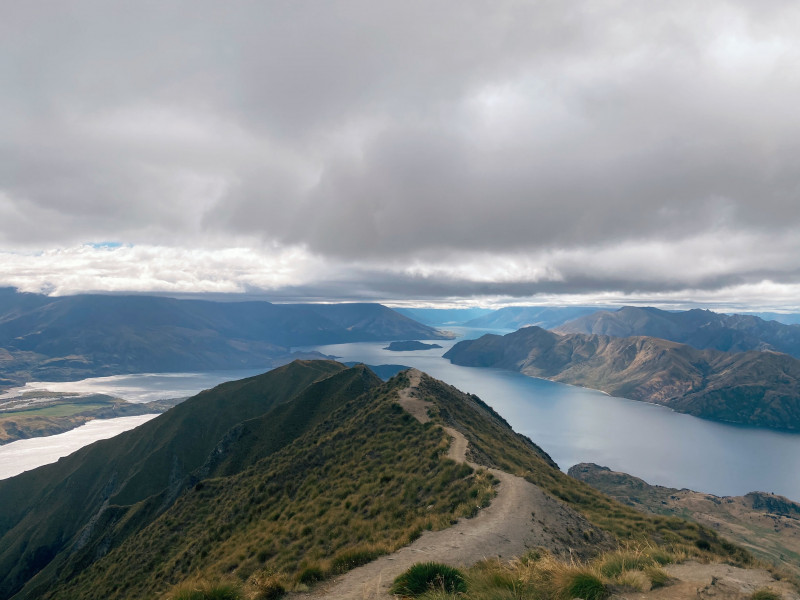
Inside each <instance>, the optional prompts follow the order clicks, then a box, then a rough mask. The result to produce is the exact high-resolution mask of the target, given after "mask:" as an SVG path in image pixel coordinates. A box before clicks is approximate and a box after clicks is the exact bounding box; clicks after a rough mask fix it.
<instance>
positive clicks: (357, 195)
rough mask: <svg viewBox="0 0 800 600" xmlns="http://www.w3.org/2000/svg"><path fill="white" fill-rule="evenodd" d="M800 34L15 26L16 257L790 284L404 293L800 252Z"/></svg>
mask: <svg viewBox="0 0 800 600" xmlns="http://www.w3.org/2000/svg"><path fill="white" fill-rule="evenodd" d="M799 11H800V9H798V8H797V7H796V5H795V4H794V3H790V2H778V1H773V2H769V3H760V4H759V5H758V7H757V9H756V8H754V7H753V4H752V3H749V2H745V1H744V0H742V1H736V2H734V1H731V2H723V1H715V2H707V3H703V4H702V6H699V5H698V4H697V3H694V2H689V1H688V0H686V1H678V2H671V3H663V4H652V3H648V4H643V3H639V2H612V1H608V2H597V1H591V2H590V1H588V0H587V1H586V2H561V3H558V2H538V3H528V2H512V1H506V2H493V3H490V4H487V3H477V2H467V3H465V2H445V3H434V4H432V3H427V2H393V3H390V2H373V1H367V0H353V1H349V2H336V3H317V2H296V1H293V2H289V1H282V2H277V1H272V2H245V1H240V2H231V3H219V2H211V1H210V0H206V1H199V2H170V3H163V2H149V1H145V2H137V3H135V4H129V5H125V6H123V5H119V4H116V3H108V2H101V1H99V0H80V1H76V2H70V3H58V2H53V3H46V2H42V3H37V2H28V3H14V4H6V5H5V6H4V7H3V8H0V131H2V136H0V219H2V225H0V244H3V245H5V246H7V247H10V248H17V247H19V248H22V247H25V248H35V247H40V246H47V247H57V246H59V245H72V244H77V243H81V242H86V241H98V240H117V241H121V242H130V243H134V244H137V243H150V244H155V245H159V244H161V245H165V246H166V245H187V246H191V245H195V246H202V245H204V244H209V243H210V242H209V240H212V239H213V240H214V242H213V243H214V244H217V245H225V243H226V241H227V242H228V243H229V244H231V245H234V244H240V243H242V240H243V239H244V240H249V242H250V243H253V244H254V245H258V244H266V245H269V244H274V243H277V244H283V245H299V246H302V247H305V248H308V249H309V250H310V251H311V252H312V253H315V254H317V255H321V256H325V257H328V259H329V260H331V261H334V262H335V261H339V262H340V263H341V264H342V265H345V267H343V268H342V271H341V272H344V271H346V270H347V269H348V268H347V267H346V265H351V264H355V263H358V262H359V261H362V262H363V260H369V261H372V262H373V263H379V262H383V263H385V264H386V265H387V268H388V269H389V270H388V273H389V275H386V273H387V270H386V269H380V268H377V267H375V268H374V269H372V270H370V271H369V272H366V271H358V269H355V270H350V271H348V272H350V273H355V274H357V275H358V276H356V275H355V274H354V275H352V277H350V278H348V277H344V276H342V277H343V278H342V279H341V280H340V281H339V283H336V282H331V284H330V285H331V286H333V287H332V288H326V289H329V290H333V291H335V290H338V293H340V294H349V293H351V292H352V290H358V294H360V297H371V296H373V295H375V294H378V292H377V291H376V290H378V289H380V290H383V291H382V292H380V293H386V294H388V293H390V292H391V293H394V294H410V293H412V291H409V290H413V293H418V294H421V295H436V294H441V295H457V294H466V295H470V294H478V293H479V294H508V295H514V296H517V295H525V294H533V293H544V292H546V293H584V292H589V291H592V290H595V291H596V290H603V289H629V290H637V289H643V290H646V291H647V290H649V291H651V292H653V293H658V292H660V291H664V290H667V291H669V290H674V289H680V288H681V287H687V286H697V287H699V288H715V287H716V288H720V287H724V286H726V285H734V284H736V283H737V282H738V283H742V282H744V283H747V282H756V281H758V280H759V278H773V279H775V280H780V281H784V282H794V281H796V280H797V279H796V277H797V276H796V272H795V266H794V257H793V256H790V255H784V256H781V257H778V258H776V257H775V256H773V255H768V253H766V252H765V253H764V254H763V258H762V259H761V261H760V263H759V261H758V257H756V258H755V259H754V260H753V261H750V263H753V262H754V263H756V264H750V263H748V264H747V265H746V266H743V267H741V268H740V269H739V270H737V271H731V270H729V269H726V268H720V269H719V271H718V272H716V273H705V272H704V273H703V274H702V275H698V276H695V277H694V278H693V279H692V278H690V277H689V276H686V275H683V274H682V271H684V270H686V271H688V270H690V269H683V268H682V267H684V266H686V267H689V266H691V262H692V260H696V259H697V258H698V257H693V256H689V255H687V254H686V253H685V252H682V251H680V250H679V249H676V250H675V252H674V255H675V258H676V263H675V264H674V265H673V267H672V268H671V269H670V270H669V271H668V272H664V273H663V275H662V277H661V278H660V279H659V278H655V277H653V276H652V273H647V274H643V273H641V272H637V271H636V269H635V268H630V267H619V268H614V266H613V265H610V266H609V268H608V270H607V271H606V272H604V273H603V274H602V275H598V276H597V277H593V276H592V275H591V273H588V272H586V271H585V270H581V268H580V266H579V265H578V266H575V265H572V264H571V263H568V262H567V263H560V264H559V265H557V266H558V267H559V269H560V271H559V272H560V273H561V275H562V276H563V281H555V280H553V281H538V282H533V283H531V282H529V281H527V280H520V281H517V282H513V281H512V282H505V283H500V282H496V283H492V282H487V283H476V280H475V279H469V278H464V279H462V280H458V279H452V280H440V281H435V282H434V281H430V280H425V279H424V278H420V277H418V276H413V277H412V276H408V277H398V276H397V274H396V273H397V272H396V269H394V267H393V266H394V265H397V264H402V263H403V262H404V261H408V262H411V261H415V260H423V261H424V260H432V257H436V256H447V257H451V258H450V260H452V261H453V262H454V263H455V262H458V260H459V255H460V254H461V253H465V252H479V253H486V254H491V253H516V254H526V253H528V254H536V253H542V252H547V251H571V250H576V251H578V250H580V249H585V248H592V247H594V248H603V249H607V248H612V247H615V246H620V247H622V246H632V245H635V243H637V241H648V240H661V241H663V242H664V243H665V244H666V245H667V246H669V244H672V243H674V244H676V248H677V246H678V245H680V244H681V243H684V242H685V241H687V240H692V239H694V238H697V237H702V236H706V235H713V234H714V232H718V235H732V236H735V234H751V235H752V236H754V237H755V238H758V239H759V240H763V241H765V243H768V242H769V240H770V239H772V238H773V237H780V236H786V235H790V234H791V232H792V231H793V230H796V229H797V228H798V227H799V226H800V208H798V206H799V205H798V202H797V190H798V189H800V152H798V150H800V148H798V144H799V142H798V140H800V120H798V119H797V116H796V107H797V105H798V103H800V76H799V75H800V72H799V70H798V69H799V68H798V65H799V64H800V43H799V42H797V40H796V31H797V27H798V26H800V12H799ZM787 232H788V233H787ZM762 251H763V248H760V247H759V245H758V244H754V245H748V246H747V247H746V248H744V247H743V248H731V249H730V252H731V253H733V254H737V253H743V252H752V253H756V254H758V255H760V253H761V252H762ZM715 252H718V250H715ZM578 255H580V252H578ZM701 258H702V259H703V260H708V261H709V262H714V260H715V256H711V255H708V256H703V257H701ZM722 258H724V257H722ZM681 261H684V262H681ZM721 262H724V260H722V261H721ZM742 262H744V261H742ZM389 266H392V268H389ZM334 288H335V289H334ZM346 290H351V292H346Z"/></svg>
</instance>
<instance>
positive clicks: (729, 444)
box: [0, 327, 800, 501]
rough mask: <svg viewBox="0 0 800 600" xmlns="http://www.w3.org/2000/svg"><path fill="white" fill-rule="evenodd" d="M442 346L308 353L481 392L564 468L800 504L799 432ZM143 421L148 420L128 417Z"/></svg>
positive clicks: (144, 395)
mask: <svg viewBox="0 0 800 600" xmlns="http://www.w3.org/2000/svg"><path fill="white" fill-rule="evenodd" d="M448 329H450V330H456V331H457V332H458V333H461V334H462V335H463V336H464V337H462V338H460V339H464V338H473V337H478V336H479V335H482V334H483V333H485V331H478V330H465V329H457V328H453V327H448ZM502 333H505V332H502ZM436 343H438V344H440V345H441V346H444V348H442V349H432V350H424V351H413V352H390V351H388V350H384V349H383V347H384V346H386V343H385V342H384V343H355V344H335V345H329V346H315V347H313V348H309V349H314V350H319V351H320V352H323V353H325V354H329V355H335V356H338V357H340V359H341V360H343V361H351V360H352V361H361V362H365V363H367V364H392V363H393V364H403V365H408V366H412V367H416V368H418V369H420V370H422V371H425V372H427V373H429V374H430V375H432V376H433V377H436V378H437V379H441V380H443V381H445V382H447V383H449V384H451V385H454V386H456V387H457V388H459V389H461V390H463V391H465V392H470V393H473V394H477V395H478V396H480V397H481V398H482V399H483V400H484V401H485V402H487V403H488V404H490V405H491V406H492V407H493V408H494V409H495V410H496V411H497V412H499V413H500V414H501V415H502V416H503V417H504V418H505V419H506V420H507V421H508V422H509V423H510V424H511V426H512V427H513V428H514V429H515V430H516V431H518V432H520V433H522V434H524V435H527V436H528V437H530V438H531V439H532V440H533V441H534V442H536V443H537V444H538V445H539V446H541V447H542V448H544V450H545V451H547V452H548V453H549V454H550V456H552V457H553V459H554V460H555V461H556V462H557V463H558V464H559V466H561V468H562V469H564V470H566V469H568V468H569V467H570V466H572V465H574V464H576V463H578V462H595V463H597V464H600V465H604V466H607V467H610V468H611V469H614V470H616V471H624V472H627V473H630V474H632V475H636V476H637V477H641V478H643V479H644V480H646V481H647V482H648V483H652V484H660V485H666V486H670V487H677V488H682V487H686V488H691V489H694V490H697V491H702V492H709V493H712V494H716V495H741V494H745V493H747V492H750V491H754V490H760V491H765V492H774V493H777V494H781V495H784V496H787V497H789V498H792V499H793V500H797V501H800V475H799V474H800V434H790V433H783V432H776V431H770V430H766V429H756V428H749V427H741V426H736V425H727V424H723V423H716V422H713V421H706V420H703V419H698V418H696V417H692V416H689V415H683V414H679V413H675V412H672V411H671V410H669V409H667V408H664V407H661V406H655V405H651V404H646V403H643V402H635V401H633V400H626V399H623V398H614V397H611V396H607V395H605V394H603V393H602V392H597V391H594V390H588V389H584V388H579V387H573V386H568V385H564V384H560V383H553V382H550V381H546V380H542V379H534V378H530V377H526V376H524V375H521V374H519V373H514V372H510V371H503V370H499V369H480V368H473V367H460V366H457V365H453V364H451V363H450V362H449V361H447V360H444V359H443V358H442V354H444V353H445V352H446V351H447V350H448V349H449V348H450V347H451V346H452V345H453V344H454V343H455V342H454V341H444V342H443V341H441V340H438V341H436ZM252 374H255V372H254V371H231V372H217V373H203V374H192V373H181V374H169V375H163V374H162V375H122V376H117V377H102V378H95V379H91V380H84V381H82V382H75V383H71V384H68V383H65V384H58V385H59V386H63V387H59V390H60V391H65V392H66V391H87V390H89V391H92V392H100V393H111V392H112V391H113V393H112V394H111V395H117V396H121V397H126V398H127V399H130V400H134V399H136V398H138V399H139V401H144V399H147V400H153V399H156V398H167V397H176V396H180V395H191V394H193V393H195V392H197V391H200V390H201V389H205V388H208V387H212V386H213V385H216V384H218V383H221V382H222V381H225V380H227V379H239V378H242V377H247V376H249V375H252ZM47 385H51V384H47ZM179 391H180V392H181V393H178V392H179ZM135 418H139V417H126V419H135ZM120 420H121V419H120ZM114 421H117V419H114ZM94 423H99V422H97V421H96V422H94ZM89 425H92V423H90V424H89ZM84 427H88V425H86V426H84ZM81 429H83V428H81ZM75 431H79V430H75ZM70 433H71V432H70ZM61 435H67V434H61ZM82 435H83V434H82ZM58 437H60V436H52V437H50V438H39V440H40V441H39V443H41V444H43V445H47V444H48V443H50V442H48V440H54V438H58ZM85 439H88V438H85ZM97 439H99V438H97ZM90 441H94V440H92V439H88V441H86V442H85V443H89V442H90ZM19 443H21V442H14V444H19ZM14 444H8V445H6V446H3V447H0V473H2V472H3V471H2V470H3V468H5V463H7V462H8V461H9V460H20V458H19V456H21V455H15V456H16V458H13V459H10V458H8V455H5V456H4V455H3V454H2V452H3V450H4V449H5V448H8V447H10V446H13V445H14ZM75 449H77V448H75ZM46 454H47V453H46V452H45V453H44V455H46ZM22 455H24V450H23V451H22ZM60 455H63V454H60ZM57 458H58V457H57V456H56V458H52V459H48V460H47V461H46V462H52V461H53V460H56V459H57ZM39 464H44V463H39ZM35 466H38V465H35Z"/></svg>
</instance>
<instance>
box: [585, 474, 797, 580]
mask: <svg viewBox="0 0 800 600" xmlns="http://www.w3.org/2000/svg"><path fill="white" fill-rule="evenodd" d="M569 475H570V477H574V478H576V479H579V480H581V481H585V482H586V483H588V484H589V485H591V486H592V487H594V488H595V489H598V490H600V491H601V492H603V493H604V494H607V495H609V496H611V497H612V498H615V499H616V500H619V501H620V502H622V503H623V504H626V505H628V506H632V507H634V508H636V509H637V510H641V511H643V512H647V513H650V514H657V515H677V516H682V517H688V518H690V519H692V520H694V521H696V522H698V523H701V524H703V525H705V526H707V527H710V528H712V529H715V530H716V531H718V532H719V533H720V534H722V535H724V536H725V537H726V538H728V539H730V540H732V541H734V542H736V543H737V544H740V545H742V546H743V547H745V548H747V549H748V550H750V551H751V552H752V553H753V554H755V555H756V556H757V557H759V558H762V559H764V560H767V561H769V562H770V563H772V564H773V565H775V566H778V567H780V568H782V569H785V570H787V571H791V572H792V573H793V575H794V576H795V577H798V576H800V504H797V503H796V502H792V501H791V500H789V499H788V498H784V497H783V496H776V495H775V494H767V493H764V492H750V493H749V494H746V495H744V496H722V497H720V496H713V495H711V494H705V493H702V492H696V491H692V490H687V489H682V490H678V489H674V488H668V487H663V486H660V485H650V484H648V483H647V482H646V481H643V480H642V479H639V478H638V477H634V476H632V475H628V474H627V473H619V472H616V471H611V470H610V469H608V468H607V467H601V466H598V465H595V464H591V463H581V464H578V465H575V466H573V467H571V468H570V470H569Z"/></svg>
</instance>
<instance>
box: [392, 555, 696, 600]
mask: <svg viewBox="0 0 800 600" xmlns="http://www.w3.org/2000/svg"><path fill="white" fill-rule="evenodd" d="M683 558H685V555H682V554H669V553H666V552H664V551H663V550H659V549H657V548H637V549H627V550H618V551H615V552H610V553H607V554H602V555H600V556H598V557H597V558H595V559H594V560H592V561H589V562H579V561H568V560H561V559H557V558H555V557H553V556H552V555H550V554H549V553H547V552H546V551H543V550H536V551H532V552H530V553H529V554H527V555H525V556H523V557H521V558H518V559H515V560H512V561H510V562H502V561H500V560H497V559H492V560H484V561H482V562H480V563H478V564H477V565H475V566H474V567H471V568H469V569H467V570H466V571H465V572H464V575H463V576H464V582H465V589H464V590H462V591H461V593H453V592H452V591H447V590H446V589H442V587H441V586H436V585H433V586H428V588H427V590H426V591H425V592H424V593H422V594H405V595H406V596H412V595H413V596H414V597H417V598H420V599H422V600H450V599H453V600H455V599H456V598H459V599H461V600H572V599H573V598H582V599H584V600H603V599H604V598H607V597H609V596H610V595H611V593H612V592H613V591H624V590H629V591H632V590H637V591H642V590H648V589H652V588H654V587H659V586H663V585H665V584H668V582H669V577H668V576H667V574H666V573H665V572H664V571H662V570H661V569H660V568H659V567H658V565H661V564H664V562H665V561H667V562H673V561H677V560H681V559H683ZM419 566H421V565H415V567H412V569H409V572H410V571H412V570H413V569H414V568H416V567H419Z"/></svg>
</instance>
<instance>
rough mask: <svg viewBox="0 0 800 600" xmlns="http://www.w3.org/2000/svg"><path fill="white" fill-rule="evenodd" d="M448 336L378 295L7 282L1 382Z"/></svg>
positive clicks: (244, 364) (2, 297) (228, 362)
mask: <svg viewBox="0 0 800 600" xmlns="http://www.w3.org/2000/svg"><path fill="white" fill-rule="evenodd" d="M443 337H445V336H444V335H443V334H441V333H440V332H438V331H437V330H435V329H433V328H431V327H428V326H427V325H422V324H421V323H417V322H416V321H413V320H411V319H409V318H408V317H405V316H403V315H401V314H398V313H397V312H395V311H393V310H391V309H389V308H386V307H385V306H381V305H380V304H305V305H304V304H271V303H269V302H209V301H202V300H176V299H172V298H162V297H153V296H102V295H80V296H67V297H60V298H48V297H46V296H40V295H35V294H17V293H15V292H14V291H13V290H8V289H4V290H0V385H3V384H5V385H10V384H13V383H19V382H22V381H26V380H30V379H41V380H68V379H79V378H82V377H90V376H99V375H113V374H120V373H136V372H167V371H187V370H188V371H191V370H204V371H208V370H217V369H236V368H251V367H255V368H260V367H264V368H267V367H271V366H276V365H278V364H283V363H285V362H288V361H289V360H292V359H293V358H303V357H308V358H311V357H313V356H312V355H297V354H295V355H292V353H291V348H292V347H297V346H309V345H316V344H329V343H345V342H358V341H392V340H404V339H412V338H423V339H442V338H443ZM319 356H320V355H317V357H319Z"/></svg>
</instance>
